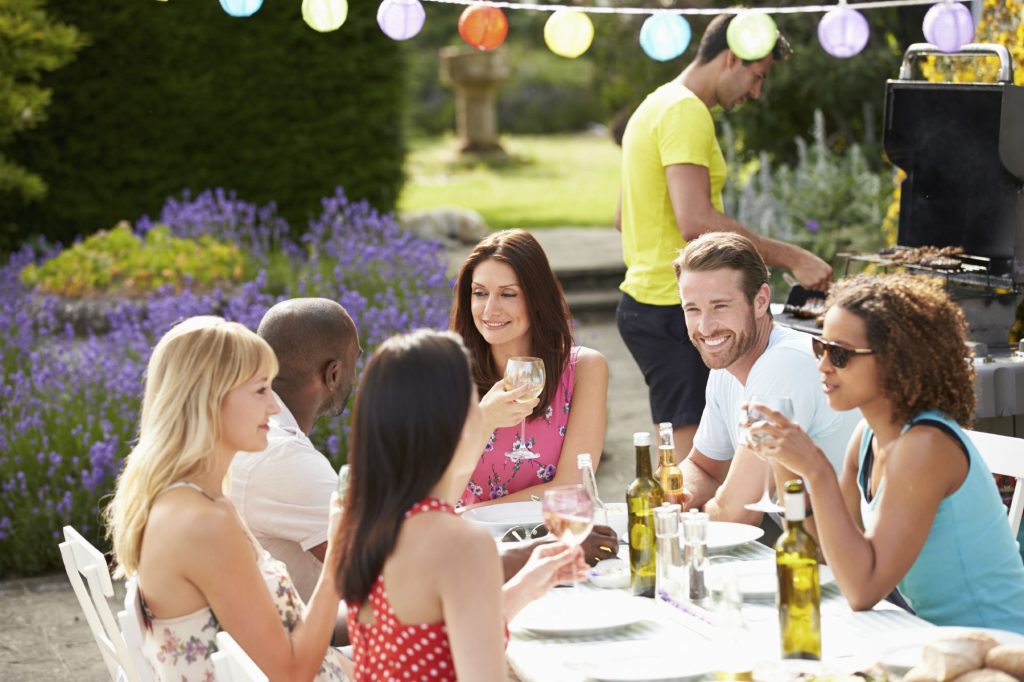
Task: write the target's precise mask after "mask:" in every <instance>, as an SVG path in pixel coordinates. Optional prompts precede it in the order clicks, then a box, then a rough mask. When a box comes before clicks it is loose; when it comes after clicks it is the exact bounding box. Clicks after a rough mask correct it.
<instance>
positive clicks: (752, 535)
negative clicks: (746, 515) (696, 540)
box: [708, 521, 764, 552]
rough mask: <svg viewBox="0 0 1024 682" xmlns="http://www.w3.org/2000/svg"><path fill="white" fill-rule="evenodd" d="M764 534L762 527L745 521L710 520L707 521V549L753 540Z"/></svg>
mask: <svg viewBox="0 0 1024 682" xmlns="http://www.w3.org/2000/svg"><path fill="white" fill-rule="evenodd" d="M762 535H764V529H763V528H760V527H758V526H750V525H747V524H745V523H729V522H728V521H711V522H709V523H708V551H710V552H714V551H718V550H722V549H729V548H730V547H738V546H739V545H744V544H746V543H748V542H753V541H754V540H756V539H758V538H759V537H761V536H762Z"/></svg>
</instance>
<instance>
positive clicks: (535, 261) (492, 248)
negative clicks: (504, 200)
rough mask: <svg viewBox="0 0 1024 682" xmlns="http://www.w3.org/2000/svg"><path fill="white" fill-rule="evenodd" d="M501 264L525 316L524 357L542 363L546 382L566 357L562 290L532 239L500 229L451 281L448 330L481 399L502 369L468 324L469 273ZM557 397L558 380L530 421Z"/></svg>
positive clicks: (547, 386)
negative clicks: (463, 351) (456, 338)
mask: <svg viewBox="0 0 1024 682" xmlns="http://www.w3.org/2000/svg"><path fill="white" fill-rule="evenodd" d="M491 259H493V260H496V261H498V262H499V263H505V264H506V265H508V266H509V267H511V268H512V270H514V271H515V273H516V277H517V278H518V279H519V286H520V287H521V288H522V290H523V297H524V298H525V299H526V310H527V314H528V315H529V317H530V355H534V356H536V357H538V358H540V359H541V360H543V361H544V372H545V374H546V375H547V376H548V377H560V376H561V375H562V370H563V369H565V365H566V363H567V362H568V361H569V354H570V353H571V352H572V330H571V329H570V328H569V319H570V317H569V305H568V304H567V303H566V301H565V294H564V293H563V292H562V285H561V284H559V283H558V278H557V277H556V276H555V273H554V272H553V271H552V270H551V265H550V264H549V263H548V257H547V255H546V254H545V253H544V249H543V248H542V247H541V245H540V243H539V242H538V241H537V239H536V238H535V237H534V236H533V235H532V234H530V233H529V232H527V231H526V230H504V231H503V232H496V233H494V234H492V235H491V236H489V237H486V238H484V240H483V241H481V242H480V243H479V244H477V245H476V247H475V248H474V249H473V251H472V253H470V254H469V256H467V257H466V260H465V261H464V262H463V263H462V267H461V268H460V269H459V274H458V277H457V278H456V282H455V303H454V304H453V305H452V315H451V319H450V321H449V324H448V327H449V329H451V330H452V331H454V332H458V334H459V335H460V336H462V339H463V341H465V342H466V347H467V348H469V352H470V355H472V357H473V379H474V380H475V381H476V387H477V390H478V391H479V392H480V395H484V394H485V393H487V391H489V390H490V388H491V386H493V385H494V382H496V381H498V379H501V377H502V375H503V374H504V371H505V368H504V367H496V366H495V364H494V356H493V355H491V346H490V344H489V343H487V341H486V340H484V337H483V336H481V335H480V332H479V331H478V330H477V328H476V324H475V323H474V322H473V311H472V301H471V296H472V293H473V272H474V271H475V270H476V267H477V266H478V265H480V264H481V263H483V262H484V261H486V260H491ZM557 392H558V380H557V379H555V380H554V381H545V382H544V391H543V392H542V393H541V394H540V403H538V405H537V407H536V409H535V410H534V411H533V415H534V416H539V415H541V414H544V412H545V410H547V408H548V406H549V405H551V403H552V401H553V400H554V398H555V394H556V393H557Z"/></svg>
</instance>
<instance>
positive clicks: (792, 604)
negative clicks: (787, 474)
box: [775, 479, 821, 660]
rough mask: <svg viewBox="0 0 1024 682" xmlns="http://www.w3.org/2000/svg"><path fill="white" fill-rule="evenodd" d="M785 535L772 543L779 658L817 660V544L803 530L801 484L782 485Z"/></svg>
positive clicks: (819, 600) (819, 619)
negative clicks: (777, 611) (784, 487)
mask: <svg viewBox="0 0 1024 682" xmlns="http://www.w3.org/2000/svg"><path fill="white" fill-rule="evenodd" d="M785 506H786V532H785V533H783V534H782V536H781V537H780V538H779V540H778V542H776V543H775V566H776V569H777V573H778V578H779V592H778V606H779V637H780V643H781V645H782V657H783V658H803V659H811V660H821V587H820V585H819V583H818V543H816V542H815V541H814V538H812V537H811V536H810V534H809V533H808V532H807V531H806V530H805V529H804V515H805V509H804V483H803V481H801V480H799V479H798V480H794V481H787V482H786V502H785Z"/></svg>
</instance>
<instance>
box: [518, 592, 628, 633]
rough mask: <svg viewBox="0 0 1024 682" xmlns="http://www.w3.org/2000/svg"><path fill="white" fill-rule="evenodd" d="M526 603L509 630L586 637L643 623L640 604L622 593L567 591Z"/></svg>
mask: <svg viewBox="0 0 1024 682" xmlns="http://www.w3.org/2000/svg"><path fill="white" fill-rule="evenodd" d="M558 592H559V593H558V594H551V595H548V597H546V598H545V599H541V600H539V601H535V602H533V603H532V604H528V605H527V606H526V607H525V608H524V609H523V610H522V611H520V612H519V615H518V616H516V617H515V619H514V620H513V621H512V622H511V623H509V628H510V629H520V630H528V631H529V632H532V633H534V634H538V635H585V634H594V633H598V632H607V631H609V630H617V629H619V628H623V627H626V626H627V625H633V624H634V623H639V622H640V621H642V620H644V614H643V611H642V609H641V606H642V605H640V604H637V603H636V602H635V601H634V600H633V598H632V597H630V596H629V595H627V594H625V593H621V592H597V591H593V590H586V591H583V592H580V594H575V593H574V592H573V590H572V588H570V589H564V590H559V591H558Z"/></svg>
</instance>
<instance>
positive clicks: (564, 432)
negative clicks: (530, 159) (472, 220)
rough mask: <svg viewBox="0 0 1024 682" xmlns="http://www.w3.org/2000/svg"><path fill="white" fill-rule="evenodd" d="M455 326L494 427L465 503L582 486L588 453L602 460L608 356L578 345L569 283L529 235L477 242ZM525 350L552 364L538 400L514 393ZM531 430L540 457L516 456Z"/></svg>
mask: <svg viewBox="0 0 1024 682" xmlns="http://www.w3.org/2000/svg"><path fill="white" fill-rule="evenodd" d="M450 327H451V329H452V330H453V331H456V332H458V333H459V334H460V335H461V336H462V338H463V340H464V341H465V343H466V346H467V347H468V348H469V350H470V353H471V354H472V356H473V378H474V380H475V382H476V384H477V390H478V391H480V394H481V395H483V396H484V397H483V399H482V400H481V401H480V406H481V408H483V413H484V422H485V426H486V428H485V432H486V433H487V440H486V441H485V442H484V443H482V444H481V445H482V454H481V456H480V460H479V461H478V462H477V465H476V468H475V470H474V471H473V474H472V475H471V476H470V479H469V482H468V483H467V485H466V489H465V491H464V492H463V494H462V498H461V499H460V500H459V502H460V505H461V506H464V507H465V506H470V505H474V504H481V503H490V502H495V501H499V500H500V501H502V502H511V501H519V500H529V499H530V497H531V495H540V494H541V491H542V490H543V489H544V488H547V487H549V486H553V485H563V484H567V483H575V482H577V481H578V478H579V474H578V473H577V470H576V455H577V454H579V453H581V452H589V453H590V454H591V456H592V458H593V461H594V466H595V467H597V465H598V462H599V461H600V458H601V449H602V448H603V446H604V428H605V402H606V399H607V394H608V363H607V361H606V360H605V359H604V356H602V355H601V354H600V353H598V352H597V351H595V350H592V349H590V348H585V347H583V346H576V345H573V340H572V332H571V331H570V316H569V307H568V305H567V304H566V301H565V295H564V294H563V293H562V287H561V286H560V285H559V283H558V279H557V278H556V277H555V274H554V273H553V272H552V271H551V266H550V265H549V264H548V259H547V256H546V255H545V254H544V250H543V249H542V248H541V246H540V244H539V243H538V242H537V240H536V239H534V237H533V236H532V235H531V234H530V233H529V232H525V231H524V230H506V231H504V232H497V233H495V234H493V235H491V236H489V237H487V238H486V239H484V240H483V241H481V242H480V243H479V244H477V245H476V248H474V249H473V252H472V253H470V254H469V256H468V257H467V258H466V260H465V262H464V263H463V264H462V267H461V269H460V270H459V275H458V279H457V282H456V292H455V302H454V305H453V306H452V316H451V322H450ZM516 356H535V357H539V358H541V359H542V360H543V361H544V370H545V376H546V377H547V381H546V382H545V385H544V391H543V392H542V393H541V395H540V397H539V398H538V399H535V400H532V401H529V402H526V403H519V402H517V401H516V399H517V398H519V397H521V396H522V394H523V393H524V391H525V390H526V389H525V387H522V388H519V389H516V390H513V391H506V390H504V388H503V386H502V376H503V375H504V372H505V364H506V362H508V359H509V358H512V357H516ZM523 419H526V424H525V428H522V422H523ZM521 433H525V446H526V448H527V449H528V450H530V451H531V452H533V453H534V454H535V455H536V457H535V458H533V459H513V458H510V457H507V456H506V453H507V452H509V451H511V450H512V449H513V447H514V446H516V445H517V444H518V443H519V441H520V440H521V435H520V434H521Z"/></svg>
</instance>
